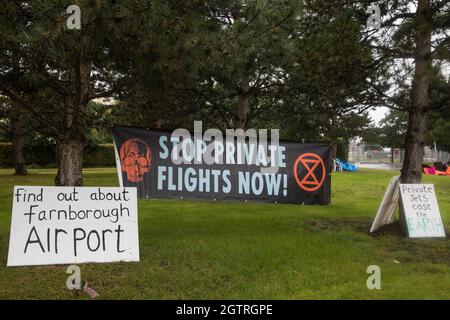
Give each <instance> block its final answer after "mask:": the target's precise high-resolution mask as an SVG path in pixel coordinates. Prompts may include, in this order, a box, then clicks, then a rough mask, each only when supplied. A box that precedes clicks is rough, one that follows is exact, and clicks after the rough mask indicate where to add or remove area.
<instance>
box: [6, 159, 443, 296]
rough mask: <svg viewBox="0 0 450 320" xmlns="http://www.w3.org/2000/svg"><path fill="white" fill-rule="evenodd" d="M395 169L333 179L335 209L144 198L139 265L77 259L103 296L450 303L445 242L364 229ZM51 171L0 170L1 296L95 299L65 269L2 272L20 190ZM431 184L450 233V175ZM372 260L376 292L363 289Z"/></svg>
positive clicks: (89, 175) (45, 179) (108, 181)
mask: <svg viewBox="0 0 450 320" xmlns="http://www.w3.org/2000/svg"><path fill="white" fill-rule="evenodd" d="M394 174H395V172H382V171H374V170H361V171H360V172H358V173H356V174H352V173H339V174H334V175H333V178H332V180H333V188H332V193H333V198H332V204H331V205H329V206H298V205H280V204H278V205H276V204H260V203H239V202H236V203H230V202H228V203H224V202H204V201H179V200H142V201H139V229H140V231H139V237H140V255H141V262H139V263H110V264H84V265H80V266H81V272H82V278H83V279H84V280H87V281H89V282H90V283H91V285H92V286H93V288H94V289H96V290H97V291H98V292H99V294H100V296H101V298H103V299H382V298H386V299H394V298H395V299H412V298H419V299H422V298H424V299H432V298H437V299H449V298H450V290H449V289H450V240H449V239H448V238H447V239H441V240H439V239H427V240H423V239H422V240H411V239H405V238H402V237H400V236H398V235H395V234H394V233H389V232H388V233H386V234H385V235H381V236H376V237H375V236H370V235H368V234H367V232H366V231H367V229H368V228H369V227H370V225H371V222H372V219H373V218H374V215H375V212H376V210H377V207H378V205H379V202H380V201H381V198H382V196H383V193H384V191H385V188H386V186H387V184H388V182H389V179H390V177H391V176H393V175H394ZM54 175H55V171H54V170H51V169H48V170H31V173H30V175H29V176H27V177H14V176H12V175H11V170H0V299H17V298H19V299H86V298H88V297H87V296H86V295H85V294H84V293H82V292H76V291H69V290H68V289H67V288H66V285H65V283H66V279H67V276H68V275H67V274H66V273H65V272H66V267H65V266H45V267H9V268H7V267H6V259H7V251H8V242H9V228H10V218H11V204H12V198H11V196H12V191H13V186H14V185H15V184H17V185H52V183H53V177H54ZM424 181H425V182H427V183H434V184H435V187H436V191H437V197H438V201H439V204H440V210H441V213H442V216H443V219H444V224H445V225H446V228H447V229H450V228H449V227H450V178H449V177H425V178H424ZM85 185H87V186H97V185H99V186H116V185H117V176H116V173H115V169H113V168H111V169H109V168H108V169H88V170H85ZM394 260H395V261H397V262H400V263H396V262H395V261H394ZM372 264H375V265H378V266H380V268H381V281H382V289H381V290H368V289H367V287H366V280H367V277H368V276H369V275H368V274H367V273H366V270H367V267H368V266H369V265H372Z"/></svg>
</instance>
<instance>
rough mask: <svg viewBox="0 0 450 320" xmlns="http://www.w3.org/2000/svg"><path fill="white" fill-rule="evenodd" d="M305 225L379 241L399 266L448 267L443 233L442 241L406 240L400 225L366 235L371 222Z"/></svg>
mask: <svg viewBox="0 0 450 320" xmlns="http://www.w3.org/2000/svg"><path fill="white" fill-rule="evenodd" d="M306 224H307V225H308V226H309V227H310V228H311V229H313V230H315V231H319V232H324V231H325V232H340V231H346V230H347V231H348V230H350V231H352V232H354V233H357V234H365V235H366V236H367V237H368V241H371V240H375V241H380V242H381V243H380V248H381V249H382V250H383V251H384V252H386V253H392V254H394V255H395V254H396V253H398V254H399V255H400V256H401V260H402V263H417V262H429V263H442V264H447V265H449V266H450V239H449V237H448V235H449V231H448V230H446V234H447V237H446V238H424V239H418V238H416V239H412V238H408V237H407V235H406V233H405V232H404V230H403V228H402V226H401V225H400V223H399V222H398V221H397V222H394V223H391V224H388V225H385V226H383V227H381V228H380V229H378V230H377V231H376V232H373V233H369V229H370V226H371V225H372V220H371V219H369V218H360V219H356V218H354V219H350V218H346V219H309V220H306Z"/></svg>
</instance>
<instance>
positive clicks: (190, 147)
mask: <svg viewBox="0 0 450 320" xmlns="http://www.w3.org/2000/svg"><path fill="white" fill-rule="evenodd" d="M112 133H113V137H114V144H115V152H116V163H117V170H118V175H119V181H120V184H121V186H123V187H137V189H138V197H141V198H182V199H205V200H206V199H208V200H245V201H246V200H249V201H266V202H278V203H298V204H328V203H330V198H331V173H330V172H331V157H330V147H329V146H328V145H320V144H299V143H294V142H283V141H280V142H279V143H275V144H274V143H271V142H270V141H269V142H265V143H264V142H262V141H261V139H260V138H259V139H258V140H257V141H255V140H252V139H248V137H247V139H245V140H239V138H236V137H233V140H230V139H229V135H228V134H227V137H226V138H224V139H217V136H215V139H211V138H207V137H206V133H205V136H203V135H201V136H200V137H199V136H198V135H197V133H194V135H193V136H189V137H186V136H183V138H178V137H177V136H176V135H174V134H172V133H168V132H165V131H160V130H145V129H141V128H135V127H126V126H115V127H113V129H112Z"/></svg>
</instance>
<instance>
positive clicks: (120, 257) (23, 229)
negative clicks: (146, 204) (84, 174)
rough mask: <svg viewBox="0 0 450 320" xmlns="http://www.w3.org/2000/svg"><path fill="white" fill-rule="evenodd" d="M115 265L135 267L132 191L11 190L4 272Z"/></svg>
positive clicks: (136, 243) (134, 195)
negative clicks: (128, 263)
mask: <svg viewBox="0 0 450 320" xmlns="http://www.w3.org/2000/svg"><path fill="white" fill-rule="evenodd" d="M117 261H139V235H138V217H137V193H136V188H109V187H108V188H103V187H95V188H94V187H37V186H16V187H15V188H14V194H13V209H12V219H11V234H10V240H9V252H8V263H7V265H8V266H25V265H49V264H72V263H87V262H117Z"/></svg>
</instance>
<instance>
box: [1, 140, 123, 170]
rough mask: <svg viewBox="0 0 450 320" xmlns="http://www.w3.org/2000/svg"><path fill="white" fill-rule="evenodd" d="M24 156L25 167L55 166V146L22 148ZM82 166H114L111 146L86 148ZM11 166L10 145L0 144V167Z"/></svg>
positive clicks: (49, 144) (7, 143)
mask: <svg viewBox="0 0 450 320" xmlns="http://www.w3.org/2000/svg"><path fill="white" fill-rule="evenodd" d="M24 154H25V162H26V165H27V166H41V167H53V166H56V165H57V155H56V145H55V144H51V143H48V144H47V145H42V144H40V145H32V146H24ZM83 165H84V166H86V167H94V166H99V167H103V166H113V165H115V157H114V146H113V144H100V145H97V146H86V148H85V152H84V159H83ZM12 166H13V163H12V146H11V143H9V142H0V167H12Z"/></svg>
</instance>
